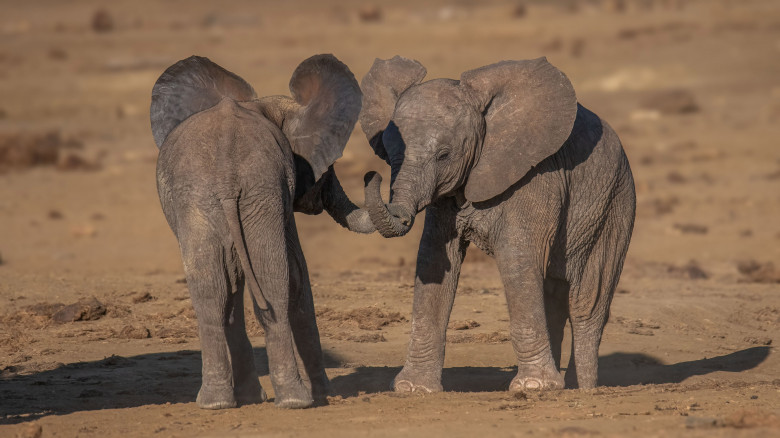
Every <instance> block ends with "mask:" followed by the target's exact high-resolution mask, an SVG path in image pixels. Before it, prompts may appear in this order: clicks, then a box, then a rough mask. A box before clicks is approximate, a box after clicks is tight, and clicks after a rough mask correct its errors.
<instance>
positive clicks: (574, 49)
mask: <svg viewBox="0 0 780 438" xmlns="http://www.w3.org/2000/svg"><path fill="white" fill-rule="evenodd" d="M584 51H585V40H584V39H582V38H576V39H575V40H574V41H572V43H571V49H570V50H569V53H571V56H573V57H575V58H579V57H580V56H582V53H583V52H584Z"/></svg>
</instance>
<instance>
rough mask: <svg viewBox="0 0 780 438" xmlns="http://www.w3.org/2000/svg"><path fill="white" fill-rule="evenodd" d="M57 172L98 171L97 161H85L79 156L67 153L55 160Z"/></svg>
mask: <svg viewBox="0 0 780 438" xmlns="http://www.w3.org/2000/svg"><path fill="white" fill-rule="evenodd" d="M56 167H57V170H99V169H100V164H98V162H97V161H91V160H87V159H86V158H84V157H82V156H81V155H77V154H74V153H69V154H65V155H63V156H61V157H60V158H59V159H58V160H57V166H56Z"/></svg>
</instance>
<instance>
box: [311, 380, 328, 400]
mask: <svg viewBox="0 0 780 438" xmlns="http://www.w3.org/2000/svg"><path fill="white" fill-rule="evenodd" d="M311 395H312V398H314V404H315V405H317V406H321V405H326V404H327V402H328V396H329V395H331V394H330V381H329V380H328V377H327V376H326V375H325V373H323V374H322V377H320V378H316V379H312V380H311Z"/></svg>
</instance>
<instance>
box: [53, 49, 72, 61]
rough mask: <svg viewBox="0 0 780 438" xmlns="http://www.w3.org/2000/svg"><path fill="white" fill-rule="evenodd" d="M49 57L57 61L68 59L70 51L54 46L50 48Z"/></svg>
mask: <svg viewBox="0 0 780 438" xmlns="http://www.w3.org/2000/svg"><path fill="white" fill-rule="evenodd" d="M49 58H51V59H54V60H56V61H64V60H66V59H68V52H66V51H65V50H64V49H62V48H60V47H52V48H51V49H49Z"/></svg>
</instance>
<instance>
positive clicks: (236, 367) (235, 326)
mask: <svg viewBox="0 0 780 438" xmlns="http://www.w3.org/2000/svg"><path fill="white" fill-rule="evenodd" d="M227 255H228V256H231V259H232V260H233V263H232V264H228V272H227V273H228V275H229V278H228V280H229V282H230V284H231V285H232V293H231V294H230V297H229V299H228V311H229V315H230V316H229V317H228V321H227V343H228V348H229V350H230V361H231V365H232V368H233V394H234V395H235V398H236V402H238V403H240V404H253V403H262V402H264V401H265V400H266V399H267V398H268V396H267V395H266V393H265V390H263V387H262V386H261V385H260V381H259V380H258V379H257V369H256V368H255V358H254V354H253V351H252V343H251V342H250V341H249V337H248V336H247V333H246V322H245V321H246V320H245V313H244V279H243V276H242V275H241V271H240V270H239V269H237V264H238V262H237V260H236V257H235V254H230V253H228V254H227Z"/></svg>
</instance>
